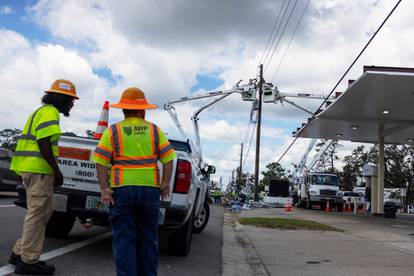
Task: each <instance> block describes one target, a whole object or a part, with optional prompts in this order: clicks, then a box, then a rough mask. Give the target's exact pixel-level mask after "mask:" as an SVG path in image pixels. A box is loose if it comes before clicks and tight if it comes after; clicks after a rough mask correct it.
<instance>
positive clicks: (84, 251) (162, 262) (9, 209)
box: [0, 195, 223, 276]
mask: <svg viewBox="0 0 414 276" xmlns="http://www.w3.org/2000/svg"><path fill="white" fill-rule="evenodd" d="M14 199H15V198H14V197H11V196H3V195H0V275H4V274H2V269H3V273H4V270H7V269H10V267H7V260H8V257H9V255H10V253H11V249H12V247H13V244H14V242H15V240H16V239H17V238H18V237H19V236H20V234H21V227H22V222H23V218H24V215H25V210H24V209H22V208H20V207H14V206H12V205H13V203H12V202H13V200H14ZM109 232H110V228H108V227H98V226H94V227H92V228H91V229H89V230H86V229H84V228H82V226H81V225H80V224H78V223H77V224H76V225H75V227H74V228H73V230H72V232H71V233H70V235H69V237H68V238H67V239H64V240H60V239H51V238H47V239H46V241H45V248H44V250H43V252H45V253H47V254H49V257H50V259H49V260H48V263H50V264H53V265H55V266H56V270H57V271H56V273H55V275H71V276H73V275H100V276H104V275H115V268H114V261H113V258H112V251H111V242H112V239H111V237H110V233H109ZM222 237H223V209H222V208H219V207H216V206H211V216H210V221H209V223H208V225H207V227H206V229H205V230H204V231H203V232H202V233H201V234H194V235H193V241H192V246H191V252H190V255H189V256H187V257H185V258H182V257H174V256H170V255H168V253H167V252H166V251H165V250H164V249H165V248H166V244H165V235H161V244H160V247H161V251H160V259H159V269H158V274H159V275H174V276H175V275H180V276H185V275H195V274H197V275H198V276H202V275H221V269H222V256H221V248H222V244H223V238H222ZM96 240H97V241H96ZM88 243H89V244H88ZM78 247H79V248H78ZM74 248H77V249H74ZM66 251H69V252H68V253H65V252H66ZM10 275H15V274H10Z"/></svg>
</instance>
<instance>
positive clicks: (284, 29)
mask: <svg viewBox="0 0 414 276" xmlns="http://www.w3.org/2000/svg"><path fill="white" fill-rule="evenodd" d="M297 3H298V0H295V4H294V5H293V8H292V10H291V11H290V14H289V17H288V19H287V20H286V23H285V26H284V27H283V31H282V33H281V34H280V36H279V40H278V42H277V44H276V46H275V48H274V49H273V52H272V55H271V56H270V58H269V60H268V61H267V65H266V66H265V69H264V71H265V72H266V70H267V68H268V67H269V64H270V62H271V61H272V58H273V55H274V54H275V52H276V50H277V47H278V46H279V43H280V41H281V40H282V37H283V35H284V33H285V31H286V27H287V25H288V24H289V21H290V18H291V17H292V14H293V11H294V10H295V7H296V4H297Z"/></svg>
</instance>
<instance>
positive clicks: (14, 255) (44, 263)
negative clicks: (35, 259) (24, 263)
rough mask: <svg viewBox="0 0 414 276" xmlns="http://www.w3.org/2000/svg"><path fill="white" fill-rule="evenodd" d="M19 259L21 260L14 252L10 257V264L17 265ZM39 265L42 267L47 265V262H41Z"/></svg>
mask: <svg viewBox="0 0 414 276" xmlns="http://www.w3.org/2000/svg"><path fill="white" fill-rule="evenodd" d="M18 258H19V256H18V255H16V254H14V252H12V253H11V255H10V258H9V264H12V265H16V263H17V259H18ZM39 264H40V265H46V262H44V261H39Z"/></svg>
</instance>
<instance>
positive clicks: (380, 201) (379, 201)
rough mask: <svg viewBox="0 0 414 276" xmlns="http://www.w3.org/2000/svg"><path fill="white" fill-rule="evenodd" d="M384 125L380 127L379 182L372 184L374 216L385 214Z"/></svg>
mask: <svg viewBox="0 0 414 276" xmlns="http://www.w3.org/2000/svg"><path fill="white" fill-rule="evenodd" d="M384 171H385V166H384V124H379V125H378V181H377V183H371V184H372V187H371V189H372V192H371V206H372V213H373V214H374V215H381V214H383V213H384Z"/></svg>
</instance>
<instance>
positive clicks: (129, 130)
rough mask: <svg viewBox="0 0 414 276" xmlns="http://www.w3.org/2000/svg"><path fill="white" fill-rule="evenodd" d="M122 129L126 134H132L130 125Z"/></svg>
mask: <svg viewBox="0 0 414 276" xmlns="http://www.w3.org/2000/svg"><path fill="white" fill-rule="evenodd" d="M122 129H123V130H124V133H125V134H126V135H128V136H130V135H131V134H132V127H122Z"/></svg>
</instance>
